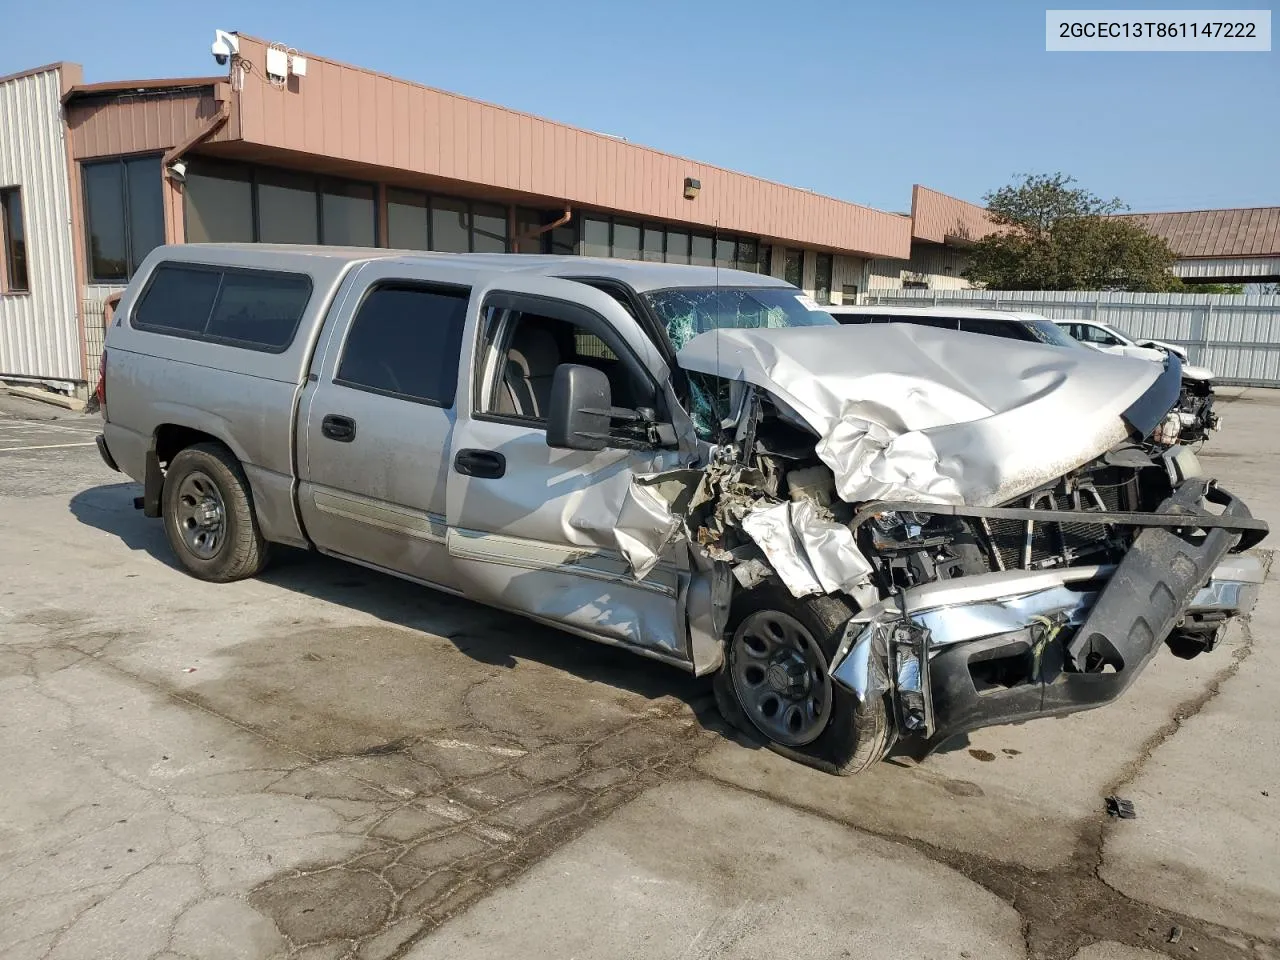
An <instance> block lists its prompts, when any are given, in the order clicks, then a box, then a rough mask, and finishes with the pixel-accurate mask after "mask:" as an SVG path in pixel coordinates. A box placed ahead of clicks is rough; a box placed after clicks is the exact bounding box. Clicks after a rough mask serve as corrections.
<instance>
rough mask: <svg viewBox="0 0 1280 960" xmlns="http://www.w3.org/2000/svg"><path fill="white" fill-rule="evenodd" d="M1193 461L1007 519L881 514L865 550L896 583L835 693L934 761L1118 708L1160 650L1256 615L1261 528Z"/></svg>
mask: <svg viewBox="0 0 1280 960" xmlns="http://www.w3.org/2000/svg"><path fill="white" fill-rule="evenodd" d="M1187 453H1188V452H1187V451H1185V450H1183V451H1182V452H1181V455H1179V456H1177V457H1176V460H1175V459H1174V458H1168V457H1165V458H1163V464H1162V463H1161V460H1160V459H1156V460H1155V461H1154V462H1153V463H1152V467H1151V468H1149V469H1146V470H1143V469H1138V468H1135V467H1133V466H1124V467H1117V466H1115V465H1113V464H1109V463H1105V462H1103V463H1101V464H1098V465H1096V466H1095V467H1094V468H1092V469H1089V468H1086V469H1084V470H1082V471H1080V472H1079V473H1077V474H1076V475H1073V476H1069V477H1064V478H1062V479H1060V480H1059V481H1056V482H1055V483H1054V484H1053V485H1052V486H1049V487H1047V488H1045V489H1043V490H1040V491H1036V492H1035V493H1033V494H1032V495H1030V496H1028V497H1024V498H1019V500H1018V501H1017V502H1016V503H1014V504H1011V505H1006V506H1005V507H998V508H964V507H958V508H942V509H943V511H944V512H942V513H933V512H931V511H929V510H923V509H922V508H920V507H919V506H918V505H912V507H913V509H912V510H911V511H910V512H906V513H900V512H898V511H897V510H890V509H888V507H890V506H902V505H888V504H885V505H874V504H873V505H868V506H867V507H866V508H864V509H863V510H862V511H860V513H859V519H861V520H862V521H863V523H862V528H863V529H864V530H865V531H866V533H864V534H863V536H864V537H866V538H869V539H871V540H872V541H873V542H875V543H878V544H879V546H878V547H877V556H879V557H882V558H884V561H883V562H882V564H881V565H882V569H883V574H882V575H883V576H885V577H887V578H892V579H893V580H894V581H895V582H894V584H893V586H892V588H890V589H889V590H887V591H886V593H887V596H886V599H884V600H883V601H881V602H880V603H879V604H877V605H875V606H873V607H870V608H867V609H864V610H862V611H861V612H860V613H859V614H857V615H856V616H855V617H854V619H853V620H852V621H851V622H850V623H849V625H848V627H847V628H846V634H845V639H844V642H843V643H842V644H841V647H840V649H839V650H838V651H837V654H836V656H835V657H834V658H833V660H832V664H831V673H832V677H833V679H834V680H835V681H836V682H837V683H840V684H842V685H843V686H845V687H846V688H847V689H849V690H851V691H852V692H853V693H854V694H855V696H857V697H859V698H866V697H870V696H880V697H887V698H888V699H889V701H890V703H891V704H892V705H893V710H894V713H895V718H896V724H895V726H896V728H897V731H898V736H899V738H900V740H902V739H912V740H915V741H916V743H917V744H918V745H919V746H920V747H921V748H923V751H924V752H927V751H928V750H931V749H932V748H933V747H935V746H937V745H939V744H941V743H943V742H945V741H946V740H948V739H950V738H951V737H954V736H956V735H958V734H962V733H965V732H967V731H970V730H974V729H977V728H979V727H984V726H990V725H993V724H1002V723H1013V722H1020V721H1024V720H1029V719H1033V718H1035V717H1040V716H1051V715H1055V714H1063V713H1071V712H1075V711H1079V710H1086V709H1089V708H1092V707H1096V706H1100V705H1102V704H1104V703H1107V702H1109V701H1111V700H1114V699H1115V698H1116V697H1118V696H1120V694H1122V693H1123V692H1124V691H1125V690H1126V689H1127V688H1128V687H1129V685H1130V684H1131V683H1132V682H1133V680H1134V679H1135V678H1136V677H1137V675H1138V674H1139V673H1140V672H1141V671H1142V669H1143V668H1144V667H1145V666H1146V665H1147V663H1148V662H1149V661H1150V660H1151V658H1152V657H1153V656H1154V655H1155V653H1156V652H1157V651H1158V649H1159V648H1160V646H1161V645H1162V644H1168V646H1169V647H1170V648H1171V649H1172V650H1173V651H1174V652H1175V653H1176V654H1178V655H1180V656H1183V657H1190V656H1194V655H1196V654H1198V653H1200V652H1203V651H1205V650H1210V649H1212V648H1213V647H1214V646H1215V645H1216V643H1217V642H1218V640H1219V639H1220V637H1221V633H1222V630H1223V629H1224V628H1225V625H1226V623H1227V622H1228V621H1229V620H1230V619H1231V618H1233V617H1236V616H1241V615H1244V614H1247V613H1249V612H1250V611H1251V610H1252V608H1253V605H1254V603H1255V602H1256V600H1257V594H1258V589H1259V586H1260V584H1261V583H1262V581H1263V579H1264V576H1265V570H1264V568H1263V564H1262V562H1261V560H1260V559H1259V558H1258V557H1257V556H1256V555H1251V554H1240V553H1239V552H1238V551H1240V550H1243V549H1246V548H1247V547H1249V546H1252V545H1254V544H1255V543H1257V542H1258V541H1259V540H1260V539H1261V538H1262V537H1263V536H1265V534H1266V525H1265V524H1264V523H1263V522H1262V521H1259V520H1256V519H1255V518H1253V517H1252V516H1251V515H1250V513H1249V511H1248V509H1247V507H1245V505H1244V504H1243V503H1242V502H1241V501H1240V500H1239V499H1238V498H1236V497H1234V496H1232V495H1231V494H1230V493H1229V492H1228V491H1226V490H1225V489H1223V488H1222V487H1220V486H1218V485H1216V484H1215V483H1213V482H1212V481H1209V480H1205V479H1203V478H1201V477H1198V476H1184V475H1183V474H1182V471H1183V470H1188V469H1189V468H1190V467H1192V466H1193V464H1194V461H1193V460H1192V459H1191V458H1190V457H1189V456H1187ZM1161 465H1163V466H1165V467H1166V468H1167V469H1160V466H1161ZM1152 501H1155V502H1154V505H1153V503H1152ZM1090 515H1092V516H1090ZM1095 517H1096V520H1095ZM925 544H928V546H927V547H926V546H924V545H925ZM958 557H963V558H964V559H963V560H957V558H958Z"/></svg>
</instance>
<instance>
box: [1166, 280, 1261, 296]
mask: <svg viewBox="0 0 1280 960" xmlns="http://www.w3.org/2000/svg"><path fill="white" fill-rule="evenodd" d="M1174 291H1175V292H1176V293H1237V294H1238V293H1244V284H1243V283H1188V282H1187V281H1186V280H1183V281H1182V284H1181V285H1180V286H1178V287H1175V288H1174Z"/></svg>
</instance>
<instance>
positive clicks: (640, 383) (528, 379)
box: [477, 310, 654, 424]
mask: <svg viewBox="0 0 1280 960" xmlns="http://www.w3.org/2000/svg"><path fill="white" fill-rule="evenodd" d="M488 329H489V333H490V337H493V336H495V335H500V336H501V337H502V342H501V343H500V344H494V343H493V342H492V341H491V342H490V343H489V344H487V345H486V348H485V349H483V350H482V351H481V355H482V356H483V355H486V354H490V352H491V351H493V350H494V349H495V347H496V349H497V352H498V356H497V360H496V363H497V366H496V369H495V370H494V371H492V374H491V376H490V378H489V381H490V383H489V390H488V396H486V397H483V398H482V399H481V401H480V404H479V409H478V410H477V412H478V413H481V414H486V413H487V414H491V415H496V416H501V417H513V418H516V419H519V420H526V421H529V422H531V423H536V424H544V423H546V420H547V414H548V411H549V410H550V406H551V385H552V382H553V381H554V380H555V373H556V367H558V366H559V365H560V364H562V363H576V364H582V365H584V366H588V367H595V368H596V369H597V370H601V371H603V372H604V373H605V374H606V375H607V376H608V378H609V386H610V391H611V393H612V398H613V405H614V406H617V407H628V408H631V409H634V408H636V407H641V406H652V405H653V403H654V397H653V388H652V386H651V385H650V384H649V383H648V382H647V381H645V380H643V379H642V378H640V377H638V376H637V375H635V374H634V373H633V371H632V370H631V369H629V368H628V366H627V364H626V363H625V362H624V361H622V360H620V359H619V358H618V355H617V353H616V352H615V351H614V349H613V348H612V347H610V346H609V344H608V343H606V342H605V341H604V340H603V339H602V338H601V337H600V336H599V335H598V334H596V333H595V332H594V331H592V330H588V329H586V328H585V327H582V326H579V325H578V324H575V323H572V322H571V321H568V320H561V319H559V318H557V317H551V316H546V315H543V314H539V313H534V312H532V311H516V310H512V311H508V312H507V322H506V323H505V324H502V323H492V324H490V325H489V328H488Z"/></svg>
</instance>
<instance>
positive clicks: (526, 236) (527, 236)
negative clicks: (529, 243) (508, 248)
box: [516, 203, 573, 247]
mask: <svg viewBox="0 0 1280 960" xmlns="http://www.w3.org/2000/svg"><path fill="white" fill-rule="evenodd" d="M572 219H573V210H572V209H570V207H569V205H568V204H567V203H566V204H565V205H564V213H563V214H561V216H560V219H558V220H554V221H552V222H551V223H548V224H546V225H545V226H542V227H539V228H538V229H537V230H532V231H530V232H529V233H523V234H521V235H520V236H518V237H516V246H517V247H520V246H522V245H523V243H524V241H526V240H537V239H538V238H539V237H540V236H542V235H543V234H544V233H550V232H551V231H552V230H554V229H556V227H563V226H564V225H565V224H566V223H568V222H569V221H570V220H572Z"/></svg>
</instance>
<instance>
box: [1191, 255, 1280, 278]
mask: <svg viewBox="0 0 1280 960" xmlns="http://www.w3.org/2000/svg"><path fill="white" fill-rule="evenodd" d="M1173 272H1174V273H1176V274H1177V275H1178V276H1180V277H1182V278H1183V279H1198V280H1219V279H1228V280H1235V279H1236V278H1243V277H1257V278H1258V279H1259V280H1265V279H1267V278H1269V277H1276V276H1280V256H1276V257H1270V258H1267V257H1218V258H1214V259H1207V260H1179V261H1178V262H1177V263H1175V264H1174V265H1173Z"/></svg>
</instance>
